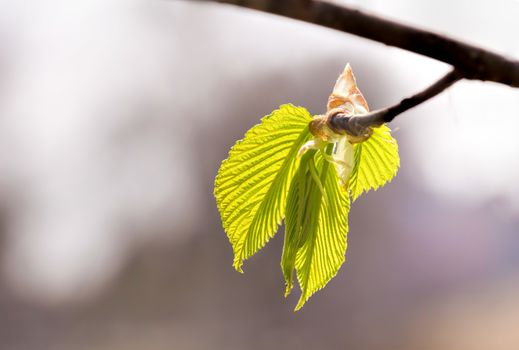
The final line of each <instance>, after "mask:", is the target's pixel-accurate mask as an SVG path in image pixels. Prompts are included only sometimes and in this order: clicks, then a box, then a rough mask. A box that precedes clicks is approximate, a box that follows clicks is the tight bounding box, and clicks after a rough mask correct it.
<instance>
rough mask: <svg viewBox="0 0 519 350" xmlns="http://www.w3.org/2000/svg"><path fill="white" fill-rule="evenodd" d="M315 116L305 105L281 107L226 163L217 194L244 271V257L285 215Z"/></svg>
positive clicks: (236, 264)
mask: <svg viewBox="0 0 519 350" xmlns="http://www.w3.org/2000/svg"><path fill="white" fill-rule="evenodd" d="M311 119H312V117H311V115H310V114H309V113H308V111H307V110H306V109H305V108H302V107H296V106H293V105H290V104H286V105H282V106H281V107H280V108H279V109H278V110H275V111H274V112H272V113H271V114H270V115H268V116H266V117H264V118H263V119H262V120H261V124H259V125H256V126H254V127H253V128H251V129H250V130H249V131H247V133H246V134H245V137H244V138H243V140H240V141H238V142H237V143H236V144H235V145H234V146H233V148H232V149H231V151H230V152H229V157H228V158H227V159H226V160H224V161H223V162H222V165H221V167H220V169H219V171H218V175H217V176H216V180H215V192H214V194H215V197H216V203H217V206H218V210H219V212H220V216H221V218H222V223H223V227H224V229H225V231H226V233H227V236H228V237H229V241H230V242H231V244H232V247H233V250H234V262H233V266H234V268H235V269H236V270H238V271H240V272H242V269H241V266H242V264H243V260H245V259H247V258H249V257H250V256H251V255H253V254H254V253H256V252H257V251H258V250H259V249H260V248H262V247H263V246H264V245H265V244H266V243H267V242H268V240H269V239H270V238H272V237H273V236H274V234H275V233H276V231H277V229H278V226H279V224H280V223H281V220H282V219H283V217H284V215H285V204H286V197H287V192H288V189H289V186H290V183H291V181H292V177H293V175H294V172H295V169H297V166H298V163H299V159H298V157H297V152H298V151H299V148H300V147H301V146H302V145H303V144H304V143H305V142H306V141H307V140H308V138H309V135H310V134H309V131H308V123H309V122H310V121H311Z"/></svg>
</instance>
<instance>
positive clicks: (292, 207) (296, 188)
mask: <svg viewBox="0 0 519 350" xmlns="http://www.w3.org/2000/svg"><path fill="white" fill-rule="evenodd" d="M314 154H315V150H313V151H310V152H307V153H306V154H305V155H304V156H303V157H302V159H301V162H300V164H299V168H298V169H297V172H296V174H295V175H294V179H293V180H292V183H291V185H290V190H289V191H288V197H287V208H286V217H285V241H284V244H283V255H282V256H281V270H282V272H283V277H284V278H285V285H286V289H285V297H286V296H288V294H290V291H291V289H292V283H293V280H292V275H293V272H294V268H295V263H296V254H297V250H298V249H299V246H300V244H301V237H302V235H303V227H306V226H305V225H306V224H307V221H308V216H307V215H306V210H305V209H306V204H307V203H308V200H309V198H308V196H309V193H310V189H311V187H310V186H311V181H312V176H311V174H310V172H309V169H308V162H309V160H310V158H312V157H313V156H314Z"/></svg>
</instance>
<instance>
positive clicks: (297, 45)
mask: <svg viewBox="0 0 519 350" xmlns="http://www.w3.org/2000/svg"><path fill="white" fill-rule="evenodd" d="M344 3H348V4H351V5H355V6H358V7H359V8H361V9H364V10H368V11H373V12H374V13H377V14H379V15H383V16H386V17H388V18H392V19H396V20H401V21H403V22H405V23H409V24H414V25H418V26H420V27H423V28H426V29H432V30H435V31H438V32H441V33H445V34H448V35H452V36H454V37H456V38H459V39H462V40H466V41H468V42H470V43H473V44H477V45H481V46H483V47H486V48H489V49H493V50H496V51H498V52H500V53H503V54H506V55H509V56H512V57H515V58H518V57H519V41H518V40H517V33H518V32H519V22H518V21H517V18H519V1H517V0H499V1H483V0H482V1H468V0H456V1H453V0H449V1H447V0H437V1H428V2H426V1H412V0H393V1H391V2H388V1H382V0H358V1H344ZM346 62H350V63H351V64H352V66H353V69H354V72H355V74H356V76H357V82H358V84H359V87H360V89H361V90H362V91H363V93H364V95H365V97H366V99H367V100H368V102H369V103H370V105H371V108H372V109H376V108H380V107H384V106H388V105H390V104H393V103H396V102H397V101H399V100H400V99H401V98H403V97H405V96H407V95H409V94H412V93H414V92H416V91H418V90H420V89H422V88H424V87H426V86H427V85H429V84H430V83H431V82H433V81H434V80H435V79H437V78H439V77H440V76H442V75H443V74H444V73H445V72H446V71H447V70H448V69H449V67H448V66H446V65H444V64H442V63H438V62H436V61H433V60H430V59H427V58H424V57H421V56H418V55H415V54H412V53H408V52H405V51H402V50H399V49H396V48H390V47H386V46H384V45H381V44H378V43H375V42H371V41H368V40H364V39H361V38H357V37H354V36H351V35H347V34H343V33H338V32H334V31H331V30H327V29H323V28H319V27H316V26H311V25H307V24H303V23H299V22H295V21H292V20H288V19H285V18H280V17H275V16H270V15H266V14H262V13H256V12H252V11H247V10H243V9H238V8H233V7H229V6H225V5H218V4H203V3H202V4H200V3H190V2H188V1H180V0H171V1H166V0H147V1H144V0H124V1H123V0H119V1H117V0H112V1H107V0H102V1H101V0H95V1H94V0H88V1H87V0H76V1H58V0H41V1H7V0H5V1H4V0H0V348H1V349H2V350H22V349H38V350H44V349H53V350H55V349H57V350H60V349H75V350H78V349H79V350H81V349H90V350H91V349H93V350H97V349H99V350H105V349H132V350H134V349H135V350H140V349H143V350H144V349H147V350H149V349H227V350H232V349H281V348H283V349H316V348H319V349H327V348H330V349H339V348H342V349H385V350H387V349H442V350H449V349H453V350H454V349H456V350H460V349H461V350H464V349H467V350H468V349H470V350H478V349H498V350H505V349H506V350H507V349H511V350H512V349H513V350H516V349H519V332H518V324H519V181H517V179H518V178H519V137H517V130H519V90H517V89H511V88H508V87H506V86H501V85H498V84H493V83H481V82H460V83H458V84H456V85H455V86H454V87H452V88H450V89H449V90H448V91H446V92H444V93H443V94H441V95H440V96H438V97H436V98H434V99H432V100H430V101H428V102H426V103H424V104H422V105H420V106H418V107H416V108H415V109H413V110H411V111H409V112H407V113H405V114H403V115H401V116H399V117H398V118H397V119H396V121H395V122H394V123H392V128H393V129H394V130H396V131H395V137H396V138H397V140H398V142H399V146H400V152H401V163H402V167H401V170H400V172H399V175H398V176H397V178H396V179H395V180H394V181H393V182H392V183H391V184H389V185H387V186H386V187H384V188H383V189H381V190H379V191H377V192H376V193H370V194H368V195H366V196H364V197H363V198H361V199H360V200H359V201H357V202H356V203H355V205H354V206H353V208H352V210H351V212H350V233H349V237H348V252H347V259H346V263H345V264H344V266H343V267H342V269H341V270H340V272H339V274H338V275H337V277H336V278H335V279H333V280H332V281H331V282H330V283H329V285H328V286H327V287H326V288H325V289H324V290H323V291H321V292H319V293H317V294H316V295H314V296H313V297H312V298H311V299H310V301H309V302H308V303H307V304H306V305H305V307H304V308H303V309H302V310H301V311H299V312H297V313H294V312H293V311H292V310H293V308H294V306H295V304H296V301H297V298H298V295H297V292H296V293H293V294H294V295H291V296H290V297H289V298H288V299H287V300H285V299H284V298H283V291H284V283H283V279H282V275H281V270H280V267H279V261H280V257H281V248H282V238H283V234H282V230H280V232H279V233H278V235H277V236H276V238H275V239H273V240H272V241H271V242H270V243H269V244H268V246H267V247H266V248H265V249H263V250H262V251H261V252H260V253H259V254H257V255H256V256H255V257H253V258H251V259H250V260H248V261H247V262H246V263H245V266H244V268H245V274H244V275H241V274H238V273H236V272H235V271H234V270H233V268H232V267H231V263H232V250H231V247H230V245H229V243H228V240H227V238H226V236H225V233H224V232H223V230H222V228H221V223H220V219H219V216H218V213H217V210H216V206H215V201H214V199H213V196H212V192H213V180H214V177H215V175H216V172H217V170H218V167H219V164H220V162H221V161H222V159H224V158H226V156H227V152H228V150H229V148H230V147H231V146H232V144H233V143H234V142H235V141H236V140H237V139H239V138H241V137H242V136H243V134H244V133H245V131H246V130H247V129H248V128H250V127H251V126H252V125H254V124H256V123H257V122H258V121H259V119H260V117H262V116H263V115H266V114H268V113H269V112H270V111H272V110H273V109H275V108H277V106H278V105H280V104H282V103H287V102H292V103H294V104H296V105H302V106H305V107H307V108H308V109H309V110H310V111H311V112H312V113H314V114H318V113H321V112H323V111H324V109H325V104H326V101H327V97H328V94H329V93H330V91H331V88H332V86H333V84H334V82H335V79H336V78H337V76H338V74H339V73H340V72H341V70H342V68H343V67H344V65H345V64H346Z"/></svg>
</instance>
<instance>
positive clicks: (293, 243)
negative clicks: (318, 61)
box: [215, 104, 399, 310]
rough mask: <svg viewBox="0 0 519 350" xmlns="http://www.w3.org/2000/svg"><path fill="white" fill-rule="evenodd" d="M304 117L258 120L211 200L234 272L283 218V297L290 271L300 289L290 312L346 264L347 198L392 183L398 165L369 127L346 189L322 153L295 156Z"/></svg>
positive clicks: (305, 133)
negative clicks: (231, 254) (229, 247)
mask: <svg viewBox="0 0 519 350" xmlns="http://www.w3.org/2000/svg"><path fill="white" fill-rule="evenodd" d="M311 121H312V116H311V115H310V113H309V112H308V111H307V110H306V109H305V108H302V107H296V106H293V105H290V104H287V105H283V106H281V107H280V108H279V109H278V110H275V111H274V112H272V113H271V114H270V115H268V116H266V117H264V118H263V119H262V121H261V124H259V125H256V126H254V127H253V128H251V129H250V130H249V131H248V132H247V133H246V134H245V137H244V138H243V140H240V141H238V142H237V143H236V144H235V145H234V147H233V148H232V149H231V151H230V152H229V157H228V158H227V159H226V160H224V161H223V163H222V165H221V167H220V170H219V172H218V175H217V177H216V182H215V197H216V202H217V205H218V210H219V212H220V215H221V218H222V223H223V227H224V229H225V231H226V233H227V235H228V237H229V240H230V242H231V245H232V247H233V250H234V263H233V265H234V268H235V269H236V270H238V271H240V272H242V264H243V261H244V260H245V259H247V258H249V257H250V256H252V255H253V254H255V253H256V252H257V251H258V250H259V249H261V248H262V247H263V246H264V245H265V244H266V243H267V242H268V241H269V239H270V238H272V237H273V236H274V234H275V233H276V232H277V231H278V227H279V225H280V224H281V222H282V220H283V219H285V241H284V247H283V256H282V259H281V268H282V272H283V276H284V278H285V283H286V290H285V296H286V295H288V294H289V293H290V291H291V289H292V285H293V272H294V270H295V271H296V275H297V280H298V282H299V286H300V287H301V297H300V299H299V302H298V304H297V306H296V310H298V309H300V308H301V307H302V306H303V304H304V303H305V302H306V301H307V300H308V298H309V297H310V296H311V295H312V294H313V293H315V292H316V291H318V290H319V289H321V288H323V287H324V286H325V285H326V284H327V283H328V281H330V279H332V278H333V277H334V276H335V275H336V274H337V271H338V270H339V268H340V266H341V265H342V263H343V262H344V258H345V251H346V238H347V233H348V212H349V209H350V200H352V201H355V200H356V199H357V198H358V197H359V196H360V195H361V194H362V193H364V192H367V191H369V190H370V189H377V188H379V187H380V186H382V185H384V184H385V183H386V182H388V181H389V180H391V179H392V178H393V177H394V175H395V174H396V172H397V170H398V167H399V157H398V147H397V144H396V141H395V140H394V139H393V138H392V137H391V135H390V130H389V128H388V127H387V126H385V125H383V126H380V127H378V128H374V129H373V134H372V135H371V137H370V138H369V139H367V140H366V141H364V142H362V143H358V144H355V145H354V157H355V163H354V164H355V165H354V168H353V171H352V174H351V178H350V180H349V182H348V185H347V187H346V188H344V187H343V186H342V185H341V184H340V181H339V178H338V175H337V170H336V168H335V167H334V166H333V164H331V163H330V162H329V161H328V160H326V159H325V157H326V158H328V157H327V156H325V155H324V153H326V154H327V155H328V156H330V155H332V154H333V152H334V144H329V145H328V146H326V147H325V148H324V149H323V150H322V151H317V150H310V151H308V152H306V153H305V154H304V155H303V156H301V157H299V156H298V152H299V150H300V148H301V147H302V146H303V145H304V144H305V143H306V142H307V141H308V140H310V139H311V137H312V135H311V134H310V132H309V129H308V124H309V122H311Z"/></svg>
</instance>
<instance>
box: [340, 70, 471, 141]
mask: <svg viewBox="0 0 519 350" xmlns="http://www.w3.org/2000/svg"><path fill="white" fill-rule="evenodd" d="M462 78H463V76H462V75H461V74H460V72H459V71H457V70H456V69H453V70H451V71H450V72H449V73H447V74H446V75H444V76H443V77H442V78H441V79H439V80H438V81H436V82H435V83H434V84H432V85H431V86H429V87H427V88H426V89H424V90H422V91H420V92H419V93H417V94H415V95H413V96H411V97H407V98H404V99H403V100H402V101H400V102H399V103H397V104H396V105H394V106H391V107H387V108H383V109H379V110H376V111H373V112H370V113H368V114H364V115H354V116H351V117H349V116H346V115H344V114H337V115H335V116H333V117H332V118H331V119H330V123H331V126H332V129H335V130H344V131H346V132H347V133H349V134H351V135H355V136H360V135H362V134H364V133H365V132H366V129H367V128H368V127H370V126H379V125H382V124H384V123H389V122H390V121H392V120H393V119H394V118H395V117H396V116H397V115H399V114H401V113H403V112H405V111H407V110H408V109H410V108H413V107H414V106H417V105H419V104H420V103H422V102H424V101H427V100H428V99H430V98H432V97H434V96H436V95H438V94H439V93H440V92H442V91H443V90H445V89H447V88H448V87H449V86H451V85H452V84H454V83H456V82H457V81H459V80H460V79H462Z"/></svg>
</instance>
